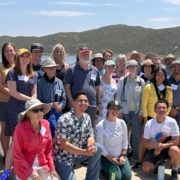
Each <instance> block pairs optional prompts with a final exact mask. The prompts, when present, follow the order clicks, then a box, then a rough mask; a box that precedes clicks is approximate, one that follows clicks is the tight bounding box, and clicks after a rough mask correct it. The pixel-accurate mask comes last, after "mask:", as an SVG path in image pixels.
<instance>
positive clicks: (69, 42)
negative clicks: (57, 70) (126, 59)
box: [0, 25, 180, 54]
mask: <svg viewBox="0 0 180 180" xmlns="http://www.w3.org/2000/svg"><path fill="white" fill-rule="evenodd" d="M7 41H11V42H14V43H15V44H16V46H17V48H20V47H28V48H29V47H30V45H31V44H32V43H33V42H40V43H42V44H43V45H44V47H45V52H46V53H49V52H51V49H52V47H53V45H55V44H56V43H61V44H63V45H64V47H65V49H66V52H67V53H68V54H76V52H77V49H79V47H82V46H87V47H89V48H91V49H92V50H94V52H102V51H103V50H104V49H107V48H109V49H112V50H113V51H114V52H115V53H128V52H130V51H132V50H137V51H139V52H142V53H147V52H149V51H153V52H156V53H158V54H167V53H170V52H174V53H176V54H180V49H179V48H178V47H180V27H174V28H165V29H151V28H144V27H139V26H127V25H111V26H106V27H101V28H99V29H93V30H89V31H83V32H66V33H56V34H51V35H47V36H42V37H35V36H31V37H23V36H17V37H10V36H1V37H0V44H1V45H2V44H3V43H4V42H7ZM175 47H176V52H175Z"/></svg>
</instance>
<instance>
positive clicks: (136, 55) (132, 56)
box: [130, 54, 141, 62]
mask: <svg viewBox="0 0 180 180" xmlns="http://www.w3.org/2000/svg"><path fill="white" fill-rule="evenodd" d="M130 59H134V60H136V61H137V62H140V60H141V58H140V56H139V54H132V55H131V58H130Z"/></svg>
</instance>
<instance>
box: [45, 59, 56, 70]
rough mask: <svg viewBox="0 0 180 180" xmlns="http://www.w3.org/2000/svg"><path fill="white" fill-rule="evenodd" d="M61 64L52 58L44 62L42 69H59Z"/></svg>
mask: <svg viewBox="0 0 180 180" xmlns="http://www.w3.org/2000/svg"><path fill="white" fill-rule="evenodd" d="M58 65H59V64H56V63H55V61H54V60H53V59H52V58H48V59H46V60H44V61H43V62H42V68H47V67H57V66H58Z"/></svg>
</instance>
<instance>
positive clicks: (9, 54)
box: [4, 45, 16, 64]
mask: <svg viewBox="0 0 180 180" xmlns="http://www.w3.org/2000/svg"><path fill="white" fill-rule="evenodd" d="M15 55H16V52H15V50H14V48H13V46H12V45H7V46H6V48H5V50H4V56H5V57H6V59H7V61H8V62H9V64H13V63H14V59H15Z"/></svg>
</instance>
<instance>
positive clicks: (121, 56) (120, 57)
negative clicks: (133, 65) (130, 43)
mask: <svg viewBox="0 0 180 180" xmlns="http://www.w3.org/2000/svg"><path fill="white" fill-rule="evenodd" d="M120 60H124V61H125V63H126V62H127V57H126V55H125V54H118V56H117V58H116V61H115V63H116V65H117V64H118V61H120Z"/></svg>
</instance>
